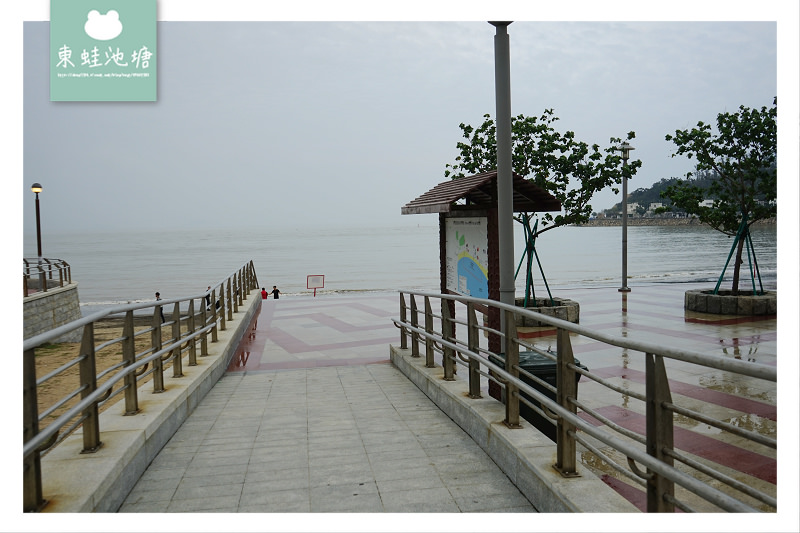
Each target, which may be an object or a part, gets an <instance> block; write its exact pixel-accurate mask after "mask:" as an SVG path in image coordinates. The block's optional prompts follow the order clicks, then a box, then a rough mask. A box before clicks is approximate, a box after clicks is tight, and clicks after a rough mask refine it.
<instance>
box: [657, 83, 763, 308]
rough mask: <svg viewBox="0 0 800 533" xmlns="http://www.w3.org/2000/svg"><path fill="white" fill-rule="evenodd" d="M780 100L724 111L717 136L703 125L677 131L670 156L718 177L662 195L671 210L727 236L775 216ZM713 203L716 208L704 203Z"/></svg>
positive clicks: (686, 183) (683, 182)
mask: <svg viewBox="0 0 800 533" xmlns="http://www.w3.org/2000/svg"><path fill="white" fill-rule="evenodd" d="M777 115H778V104H777V99H775V100H773V103H772V107H770V108H767V107H766V106H764V107H762V108H761V109H750V108H748V107H745V106H739V109H738V110H737V111H736V112H734V113H720V114H718V115H717V120H716V133H714V132H713V131H712V126H711V124H706V123H704V122H702V121H700V122H698V123H697V126H696V127H694V128H692V129H690V130H676V131H675V134H674V135H667V136H666V140H667V141H671V142H673V143H674V144H675V146H676V147H677V149H676V151H675V153H674V154H672V157H677V156H679V155H683V156H686V157H688V158H689V159H695V160H696V161H697V164H696V173H697V174H698V175H703V176H705V177H708V176H709V175H710V176H712V177H714V179H712V180H711V183H710V184H709V185H708V187H707V188H703V187H699V186H698V184H697V183H696V182H695V180H693V179H692V177H693V173H692V172H689V173H687V174H686V179H685V180H679V181H678V182H677V183H675V184H673V185H671V186H669V187H667V188H666V190H664V192H662V196H663V197H664V198H668V199H669V200H671V201H672V206H673V208H677V209H681V210H683V211H686V212H687V213H689V214H692V215H696V216H697V217H698V218H699V219H700V221H701V222H704V223H706V224H708V225H709V226H711V227H712V228H714V229H716V230H718V231H721V232H722V233H724V234H726V235H731V236H732V235H736V234H737V231H738V230H739V226H740V225H741V223H742V221H743V220H746V226H745V228H744V229H745V230H747V229H748V228H749V226H750V225H751V224H753V223H754V222H757V221H759V220H763V219H765V218H771V217H774V216H775V215H776V213H777V194H778V173H777V168H776V155H777V125H776V119H777ZM704 200H711V201H712V205H711V206H707V205H702V204H703V202H704ZM742 244H743V243H742V242H741V241H740V243H739V247H738V250H737V253H736V261H735V263H734V275H733V293H737V292H738V281H739V267H740V265H741V263H742V250H743V246H742Z"/></svg>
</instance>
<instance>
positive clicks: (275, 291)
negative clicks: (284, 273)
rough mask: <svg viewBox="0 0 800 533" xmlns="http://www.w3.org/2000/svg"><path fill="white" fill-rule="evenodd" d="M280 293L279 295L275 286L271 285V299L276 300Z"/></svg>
mask: <svg viewBox="0 0 800 533" xmlns="http://www.w3.org/2000/svg"><path fill="white" fill-rule="evenodd" d="M280 293H281V291H279V290H278V287H276V286H275V285H273V286H272V297H273V298H275V299H276V300H277V299H278V298H279V297H280V296H279V295H280Z"/></svg>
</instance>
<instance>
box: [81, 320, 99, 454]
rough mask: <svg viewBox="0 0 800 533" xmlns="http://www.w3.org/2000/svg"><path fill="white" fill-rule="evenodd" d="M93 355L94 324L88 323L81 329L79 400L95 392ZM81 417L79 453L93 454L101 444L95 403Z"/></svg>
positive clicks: (95, 373)
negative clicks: (81, 446) (81, 443)
mask: <svg viewBox="0 0 800 533" xmlns="http://www.w3.org/2000/svg"><path fill="white" fill-rule="evenodd" d="M94 355H95V354H94V322H90V323H89V324H86V325H85V326H84V327H83V340H82V341H81V353H80V356H81V362H80V363H79V365H78V367H79V374H80V380H81V399H83V398H86V397H87V396H89V395H90V394H91V393H93V392H94V391H95V390H97V366H96V364H95V356H94ZM83 416H84V420H83V424H82V425H83V450H81V453H94V452H96V451H97V450H98V449H99V448H100V445H101V444H102V443H101V442H100V420H99V413H98V409H97V402H92V404H91V405H90V406H88V407H87V408H86V409H85V410H84V411H83Z"/></svg>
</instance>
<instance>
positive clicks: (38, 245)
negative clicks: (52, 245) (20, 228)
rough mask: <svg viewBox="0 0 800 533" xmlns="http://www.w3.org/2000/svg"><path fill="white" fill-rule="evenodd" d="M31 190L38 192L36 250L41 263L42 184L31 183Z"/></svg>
mask: <svg viewBox="0 0 800 533" xmlns="http://www.w3.org/2000/svg"><path fill="white" fill-rule="evenodd" d="M31 190H32V191H33V192H35V193H36V251H37V252H38V253H39V264H41V262H42V225H41V223H40V222H39V193H40V192H42V186H41V185H39V184H38V183H34V184H33V185H31Z"/></svg>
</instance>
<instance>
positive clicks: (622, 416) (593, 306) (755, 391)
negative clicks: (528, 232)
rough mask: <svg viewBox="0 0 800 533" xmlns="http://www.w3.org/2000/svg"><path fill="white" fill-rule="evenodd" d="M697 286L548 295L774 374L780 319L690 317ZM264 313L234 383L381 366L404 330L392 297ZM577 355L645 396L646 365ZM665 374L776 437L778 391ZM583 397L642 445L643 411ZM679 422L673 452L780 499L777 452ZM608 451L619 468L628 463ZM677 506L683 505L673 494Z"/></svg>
mask: <svg viewBox="0 0 800 533" xmlns="http://www.w3.org/2000/svg"><path fill="white" fill-rule="evenodd" d="M700 287H702V286H701V285H697V284H654V285H647V286H639V287H632V291H631V292H630V293H620V292H618V291H617V290H616V288H601V289H560V290H558V291H554V296H558V297H563V298H569V299H571V300H574V301H577V302H578V303H579V304H580V324H581V325H582V326H584V327H588V328H591V329H595V330H598V331H601V332H603V333H606V334H609V335H614V336H618V337H624V338H628V339H634V340H640V341H647V342H651V343H658V344H663V345H665V346H668V347H670V348H673V349H686V350H691V351H694V352H700V353H704V354H708V355H715V356H721V357H728V358H735V359H739V360H742V361H749V362H752V363H759V364H763V365H772V366H775V365H777V319H776V317H775V316H767V317H763V316H759V317H732V316H726V315H710V314H702V313H696V312H690V311H685V310H684V308H683V303H684V292H685V291H687V290H690V289H696V288H700ZM262 303H263V305H262V309H261V312H260V315H259V316H257V317H256V321H255V322H254V324H253V326H252V329H251V332H250V334H249V335H248V337H247V338H246V339H245V340H244V341H243V342H242V345H241V346H240V349H239V350H238V351H237V354H236V355H235V357H234V359H233V361H232V362H231V365H230V366H229V368H228V371H229V372H258V371H263V370H270V371H274V370H289V369H294V368H312V367H320V366H342V365H363V364H371V363H387V362H388V345H389V344H398V343H399V330H397V329H396V328H395V327H394V325H393V324H392V323H391V321H390V317H393V316H394V317H396V316H398V315H399V296H398V295H397V294H392V293H389V294H372V295H361V296H354V297H347V296H335V297H325V298H321V297H317V298H308V297H307V298H295V299H289V298H287V299H285V300H284V299H281V300H279V301H277V302H276V301H274V300H266V301H264V302H262ZM520 336H521V337H525V338H526V340H527V341H528V342H530V343H533V344H534V345H536V346H537V347H540V348H548V347H549V348H555V330H554V329H552V328H521V329H520ZM573 351H574V353H575V356H576V357H577V358H578V359H580V361H581V363H583V364H584V365H586V366H587V367H588V368H589V369H590V370H591V371H592V372H594V373H596V374H599V375H601V376H603V377H605V378H607V379H609V380H611V381H612V382H614V383H616V384H617V385H618V386H620V387H622V388H623V389H626V390H631V391H637V392H640V393H643V392H644V388H645V381H644V375H645V374H644V372H645V362H644V355H643V354H641V353H638V352H630V351H628V350H622V349H618V348H612V347H608V346H607V345H604V344H602V343H599V342H596V341H593V340H592V339H586V338H578V337H573ZM667 373H668V377H669V381H670V387H671V391H672V395H673V403H675V404H676V405H680V406H682V407H685V408H688V409H693V410H696V411H699V412H701V413H704V414H706V415H708V416H711V417H713V418H716V419H718V420H724V421H727V422H729V423H731V424H733V425H735V426H737V427H742V428H746V429H749V430H751V431H756V432H758V433H761V434H764V435H768V436H770V437H773V438H774V437H775V436H776V435H777V396H776V389H777V387H776V384H775V383H769V382H765V381H762V380H757V379H753V378H748V377H743V376H738V375H733V374H729V373H726V372H722V371H718V370H714V369H708V368H704V367H699V366H696V365H692V364H689V363H683V362H677V361H668V362H667ZM579 397H580V399H581V401H582V402H585V403H587V404H588V405H589V406H590V407H592V408H594V409H597V410H598V411H599V412H601V413H602V414H604V415H605V416H607V417H608V418H610V419H611V420H613V421H614V422H616V423H618V424H620V425H622V426H624V427H627V428H629V429H631V430H633V431H635V432H637V433H641V434H644V406H643V405H641V402H639V401H637V400H634V399H632V398H631V397H630V396H627V395H621V394H619V393H616V392H613V391H610V390H608V389H606V388H604V387H602V386H600V385H598V384H596V383H594V382H591V381H589V380H588V379H587V378H582V379H581V381H580V385H579ZM675 422H676V429H675V443H676V446H677V447H679V448H681V449H683V450H685V451H686V452H689V453H691V454H692V456H693V457H694V458H695V459H696V460H698V461H701V462H706V463H708V464H711V465H715V466H721V468H722V469H723V470H724V471H726V473H729V474H730V475H732V476H734V477H736V478H737V479H739V480H740V481H744V482H746V483H748V484H750V485H751V486H753V487H756V488H758V489H760V490H763V491H765V492H767V493H770V494H773V495H774V494H775V493H776V477H777V474H776V472H777V462H776V452H775V450H771V449H768V448H765V447H763V446H760V445H758V444H752V443H747V442H744V441H743V440H742V439H740V438H735V437H731V436H730V435H726V434H723V433H722V432H720V431H719V430H717V429H716V428H713V427H710V426H708V425H706V424H703V423H699V422H697V421H695V420H691V419H687V418H686V417H683V416H676V418H675ZM604 451H606V452H607V453H609V455H611V456H612V457H613V458H614V459H616V460H619V461H621V462H622V463H623V464H624V463H625V458H624V457H618V454H616V455H615V454H614V452H610V451H608V450H604ZM582 462H583V464H584V465H585V466H586V467H588V468H591V469H592V470H594V471H596V472H598V473H599V474H600V475H602V476H603V479H605V480H606V483H607V484H608V485H609V486H611V487H613V488H614V489H615V490H617V491H618V492H620V493H621V494H623V495H624V496H625V497H627V498H628V499H629V500H630V501H632V502H633V503H634V504H636V505H637V506H638V507H639V508H640V509H643V510H644V508H645V504H644V501H645V492H644V490H643V489H642V488H641V487H639V486H638V485H636V484H635V483H633V482H632V481H631V480H630V479H628V478H627V477H625V476H622V475H621V474H619V473H618V472H617V471H616V470H613V469H612V468H611V467H609V466H608V465H606V464H605V463H603V462H602V461H600V460H599V459H597V458H596V457H594V455H593V454H591V453H589V452H584V453H583V454H582ZM677 495H678V496H679V497H680V496H681V495H682V494H681V493H680V489H679V490H678V493H677ZM753 505H754V506H755V507H759V506H758V504H755V503H754V504H753ZM698 507H699V508H700V510H711V509H705V508H703V507H702V506H698ZM765 510H768V509H765Z"/></svg>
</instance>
